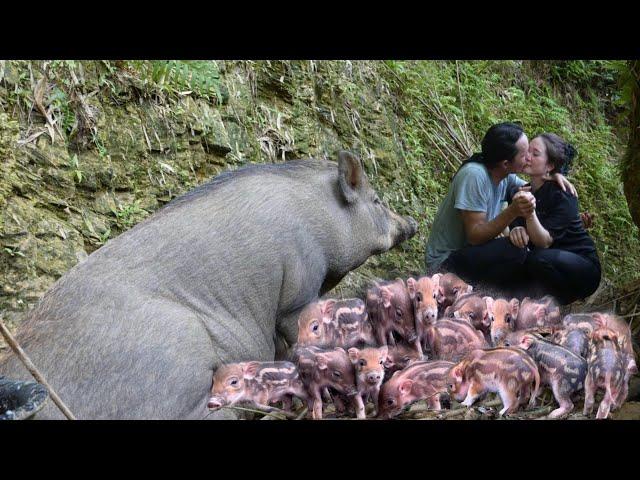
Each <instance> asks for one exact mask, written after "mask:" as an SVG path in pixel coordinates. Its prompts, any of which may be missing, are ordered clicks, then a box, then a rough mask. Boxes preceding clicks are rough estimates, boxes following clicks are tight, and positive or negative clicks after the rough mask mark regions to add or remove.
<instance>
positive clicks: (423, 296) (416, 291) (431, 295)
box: [407, 277, 438, 335]
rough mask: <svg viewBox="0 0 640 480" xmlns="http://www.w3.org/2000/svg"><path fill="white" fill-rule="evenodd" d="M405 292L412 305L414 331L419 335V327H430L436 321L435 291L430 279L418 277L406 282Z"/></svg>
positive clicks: (436, 303) (436, 304)
mask: <svg viewBox="0 0 640 480" xmlns="http://www.w3.org/2000/svg"><path fill="white" fill-rule="evenodd" d="M407 291H408V292H409V298H411V302H412V304H413V315H414V318H415V322H416V330H417V332H418V335H420V327H419V326H420V325H431V324H433V323H435V322H436V320H437V319H438V302H437V300H436V290H435V285H434V283H433V281H432V280H431V277H420V278H418V280H416V279H415V278H413V277H410V278H409V279H408V280H407Z"/></svg>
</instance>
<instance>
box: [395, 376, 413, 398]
mask: <svg viewBox="0 0 640 480" xmlns="http://www.w3.org/2000/svg"><path fill="white" fill-rule="evenodd" d="M412 386H413V380H410V379H407V380H404V381H403V382H402V383H401V384H400V385H399V387H398V389H399V390H400V393H401V394H402V395H408V394H409V393H411V387H412Z"/></svg>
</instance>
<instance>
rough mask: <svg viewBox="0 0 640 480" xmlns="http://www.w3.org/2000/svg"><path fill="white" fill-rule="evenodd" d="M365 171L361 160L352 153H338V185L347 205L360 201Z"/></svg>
mask: <svg viewBox="0 0 640 480" xmlns="http://www.w3.org/2000/svg"><path fill="white" fill-rule="evenodd" d="M365 178H366V177H365V174H364V169H363V168H362V163H361V162H360V159H359V158H358V157H356V156H355V155H354V154H352V153H351V152H347V151H344V150H342V151H340V152H338V185H339V186H340V191H341V192H342V195H343V196H344V199H345V200H346V201H347V203H353V202H355V201H356V200H357V199H358V192H359V191H360V189H361V188H362V186H363V184H364V183H365Z"/></svg>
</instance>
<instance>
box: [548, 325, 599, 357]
mask: <svg viewBox="0 0 640 480" xmlns="http://www.w3.org/2000/svg"><path fill="white" fill-rule="evenodd" d="M592 331H593V330H592V329H586V328H563V329H561V330H556V331H555V332H554V333H553V334H552V335H551V336H550V337H549V340H550V341H552V342H553V343H556V344H558V345H561V346H563V347H565V348H567V349H569V350H571V351H572V352H573V353H575V354H576V355H579V356H581V357H582V358H584V359H586V358H587V356H588V351H589V334H590V333H591V332H592Z"/></svg>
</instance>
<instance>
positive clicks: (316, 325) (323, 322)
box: [297, 299, 337, 346]
mask: <svg viewBox="0 0 640 480" xmlns="http://www.w3.org/2000/svg"><path fill="white" fill-rule="evenodd" d="M335 305H336V300H334V299H329V300H317V301H315V302H312V303H310V304H309V305H307V306H306V307H305V308H303V309H302V311H301V312H300V316H299V317H298V342H297V345H299V346H304V345H317V346H333V345H334V344H335V342H336V338H337V329H336V326H335V324H334V322H333V313H334V307H335Z"/></svg>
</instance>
